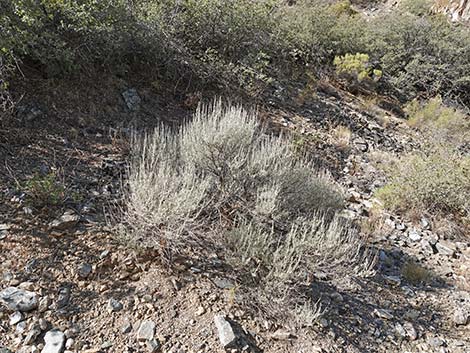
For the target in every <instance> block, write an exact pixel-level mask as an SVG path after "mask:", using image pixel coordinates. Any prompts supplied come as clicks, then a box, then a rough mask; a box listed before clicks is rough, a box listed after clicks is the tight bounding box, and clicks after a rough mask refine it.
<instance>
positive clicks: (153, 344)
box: [147, 339, 161, 353]
mask: <svg viewBox="0 0 470 353" xmlns="http://www.w3.org/2000/svg"><path fill="white" fill-rule="evenodd" d="M160 347H161V345H160V342H158V341H157V340H156V339H151V340H150V341H147V350H148V351H149V352H150V353H155V352H157V351H158V350H159V349H160Z"/></svg>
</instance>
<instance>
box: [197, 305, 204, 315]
mask: <svg viewBox="0 0 470 353" xmlns="http://www.w3.org/2000/svg"><path fill="white" fill-rule="evenodd" d="M205 312H206V309H204V307H203V306H200V307H198V308H197V310H196V315H197V316H201V315H203V314H204V313H205Z"/></svg>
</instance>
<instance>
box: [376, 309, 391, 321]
mask: <svg viewBox="0 0 470 353" xmlns="http://www.w3.org/2000/svg"><path fill="white" fill-rule="evenodd" d="M374 314H375V316H377V317H379V318H381V319H385V320H391V319H393V314H392V313H391V311H390V310H386V309H375V310H374Z"/></svg>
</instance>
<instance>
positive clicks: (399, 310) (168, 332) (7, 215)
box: [0, 88, 470, 353]
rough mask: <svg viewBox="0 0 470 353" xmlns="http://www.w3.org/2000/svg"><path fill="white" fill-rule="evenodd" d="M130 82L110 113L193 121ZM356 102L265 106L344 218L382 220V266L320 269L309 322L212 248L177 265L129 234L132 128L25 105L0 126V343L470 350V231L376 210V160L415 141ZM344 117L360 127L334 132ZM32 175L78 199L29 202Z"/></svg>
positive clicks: (327, 96) (8, 348) (127, 348)
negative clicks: (125, 212) (332, 273)
mask: <svg viewBox="0 0 470 353" xmlns="http://www.w3.org/2000/svg"><path fill="white" fill-rule="evenodd" d="M126 92H127V93H125V94H124V95H123V96H119V95H116V96H115V97H114V98H115V102H114V103H113V102H112V103H113V104H114V105H115V106H116V107H117V108H113V109H116V116H117V117H130V119H133V120H134V121H136V120H138V119H139V117H142V116H143V118H142V121H147V122H148V121H149V120H151V118H152V116H151V114H150V113H146V112H150V111H157V112H158V114H156V115H157V116H158V117H159V119H160V120H167V121H170V122H174V121H176V122H177V121H180V120H181V119H182V118H183V117H186V116H188V111H187V110H186V109H185V108H182V107H181V105H174V106H170V105H166V106H164V105H159V102H160V101H159V99H157V98H153V97H149V96H148V95H146V94H145V93H142V92H140V91H139V90H136V91H126ZM139 94H140V96H139ZM107 99H110V100H112V96H111V98H109V97H108V98H107ZM119 99H120V100H119ZM118 100H119V101H118ZM363 103H364V102H362V101H361V100H360V99H357V98H355V97H353V96H350V95H348V94H346V93H344V92H342V93H341V92H340V93H338V92H332V91H331V90H328V89H325V88H323V89H321V90H319V91H318V92H317V94H316V98H312V99H308V100H303V101H302V102H295V103H293V102H292V104H284V105H282V109H281V105H280V104H278V103H277V102H276V101H273V102H270V105H269V106H266V107H264V108H263V109H261V117H262V118H263V119H264V120H265V121H266V122H268V123H269V124H270V125H271V127H272V128H273V129H283V130H289V131H290V132H291V133H292V134H293V135H294V138H296V139H298V141H299V146H300V148H301V149H302V150H303V151H307V152H308V153H311V154H312V155H313V156H314V158H315V160H316V161H317V164H318V165H319V166H321V167H323V168H326V169H328V170H330V172H331V174H332V175H333V176H334V178H335V179H336V180H337V182H338V183H340V184H341V185H342V186H343V188H344V189H345V190H346V192H347V198H348V209H347V210H346V212H345V214H344V216H345V217H349V218H352V219H354V220H356V221H357V222H359V223H363V224H370V225H374V224H379V225H380V226H379V227H374V231H373V232H372V233H373V235H372V236H370V246H371V247H373V248H375V249H376V251H377V257H378V261H377V266H376V268H375V272H374V274H373V275H372V276H370V277H367V278H357V277H354V276H351V277H346V278H330V277H328V276H326V275H322V274H320V273H319V274H317V275H316V277H315V280H314V282H313V284H312V289H313V290H314V291H315V292H316V293H320V295H319V297H320V303H321V305H322V307H323V308H324V309H325V314H324V316H323V317H322V319H321V320H319V322H318V323H317V325H316V326H314V327H310V328H303V329H298V328H297V329H294V328H293V327H291V326H290V325H288V324H283V323H282V322H278V321H276V320H274V319H269V318H265V317H262V316H260V315H257V313H256V312H253V311H252V310H248V309H247V308H245V307H244V306H243V305H242V304H241V303H240V302H238V300H237V298H238V293H237V289H238V287H237V284H236V282H235V280H234V279H233V276H232V275H231V274H230V272H229V271H225V270H224V258H223V257H222V256H221V255H220V254H217V253H216V252H215V253H213V254H210V255H208V256H204V257H201V256H198V255H195V256H194V257H193V258H191V259H186V260H185V261H182V262H181V263H179V264H178V265H177V266H176V268H171V269H170V268H168V267H167V266H166V265H165V264H161V263H160V262H159V261H158V258H157V257H156V256H155V255H153V254H151V253H148V252H146V253H142V252H138V251H135V250H134V249H131V248H129V247H127V246H126V245H125V244H123V243H121V242H120V240H119V239H117V238H116V237H115V235H114V233H113V231H112V228H111V227H110V226H109V225H110V219H109V210H110V209H112V206H113V204H114V203H115V202H116V201H118V200H119V189H120V185H121V177H122V176H123V175H124V174H125V163H126V157H127V153H128V152H127V151H128V146H127V140H128V139H127V134H128V130H126V129H120V128H116V129H109V128H101V127H98V126H100V125H96V124H95V125H93V128H91V127H90V125H89V124H88V125H87V124H81V125H80V124H77V125H73V124H69V121H68V120H67V121H66V123H67V124H69V125H67V126H68V128H67V129H64V123H63V122H61V124H62V125H61V124H59V125H60V126H55V124H54V123H51V122H50V119H48V118H47V114H45V113H44V112H45V109H44V108H42V107H40V106H36V105H34V104H33V105H29V106H28V105H25V106H24V109H23V110H21V114H20V115H19V116H18V119H20V120H19V121H18V124H17V125H15V124H13V125H10V126H9V127H8V128H7V129H4V130H2V131H1V132H0V133H1V135H0V137H1V140H0V157H1V166H0V168H2V173H1V175H0V181H1V196H0V197H1V203H0V275H1V277H0V302H1V306H0V352H1V353H7V352H21V353H26V352H42V353H55V352H64V351H65V352H89V353H91V352H173V353H177V352H178V353H183V352H187V353H189V352H223V351H226V350H228V351H233V352H237V351H247V352H299V353H300V352H305V353H307V352H439V353H441V352H449V353H450V352H457V353H464V352H470V318H469V316H470V240H469V239H470V238H469V237H468V235H467V237H465V235H462V234H460V235H459V234H456V233H455V232H454V231H453V228H452V227H450V226H449V225H448V224H443V222H437V221H435V220H433V219H431V218H430V217H429V216H427V215H420V214H417V215H416V217H415V219H404V218H402V217H400V216H399V215H394V214H380V215H377V214H375V212H374V211H373V209H374V208H373V205H374V202H375V201H374V199H373V192H374V190H375V189H376V188H377V187H379V186H381V185H382V184H383V183H384V181H385V179H384V175H383V173H382V172H381V171H380V168H379V167H380V163H387V160H388V158H391V157H393V156H394V155H396V154H398V153H401V152H403V151H406V150H411V149H413V148H416V147H417V146H419V142H420V141H419V137H418V136H417V135H416V134H415V133H413V131H411V130H410V129H409V128H408V127H407V126H406V125H405V124H404V121H403V119H402V118H400V117H399V115H398V116H397V114H396V113H397V112H396V111H395V113H392V112H390V111H389V110H390V109H389V110H385V109H383V108H380V107H379V106H378V105H374V107H373V108H368V109H365V108H364V105H363ZM382 106H385V107H386V108H390V107H389V106H387V105H386V104H382ZM155 107H157V108H158V109H157V110H154V108H155ZM69 112H70V111H69ZM70 115H71V113H70ZM83 115H84V116H86V114H83ZM162 116H164V117H165V119H163V118H161V117H162ZM153 121H155V119H154V120H153ZM127 123H129V121H127ZM115 125H116V126H117V125H123V126H125V125H126V121H125V120H124V121H121V122H119V123H118V124H115ZM143 125H145V124H143ZM24 126H27V127H26V128H25V127H24ZM338 126H344V127H347V128H348V129H349V130H350V132H351V134H350V135H347V134H346V135H344V134H343V135H341V136H338V131H339V130H338ZM35 170H39V171H43V172H47V171H50V170H56V171H58V172H60V175H61V176H62V178H63V182H64V185H66V186H67V188H66V190H67V192H68V193H70V194H73V195H79V197H78V198H77V197H72V198H70V199H66V200H65V201H64V202H63V203H62V204H61V205H60V206H54V207H47V208H45V209H44V208H42V209H37V208H35V207H32V206H31V205H29V203H28V202H27V194H26V193H25V192H24V191H22V185H23V184H22V178H24V176H27V175H32V172H33V171H35Z"/></svg>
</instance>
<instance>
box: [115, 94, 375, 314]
mask: <svg viewBox="0 0 470 353" xmlns="http://www.w3.org/2000/svg"><path fill="white" fill-rule="evenodd" d="M133 145H134V158H133V160H132V163H131V166H130V170H129V183H128V186H127V189H126V191H125V195H126V196H125V198H124V207H123V209H122V210H121V214H120V217H121V219H120V220H121V224H122V225H123V226H124V227H123V230H124V232H123V233H124V234H125V236H126V237H127V239H128V240H129V241H131V242H132V243H133V244H135V245H138V246H144V247H145V246H151V247H155V248H157V249H160V250H161V252H162V254H168V253H174V252H180V253H184V252H186V251H189V250H190V249H191V248H192V247H194V246H196V245H195V244H197V242H196V241H195V240H197V239H204V240H205V241H206V244H207V241H208V240H209V239H211V240H210V242H213V243H212V244H213V246H217V247H218V248H219V249H224V254H223V255H224V256H225V257H226V258H227V259H230V261H231V262H232V264H234V266H236V268H238V271H239V272H240V277H241V278H243V275H242V274H243V273H247V272H248V273H250V272H251V271H252V270H254V269H255V268H256V267H255V268H253V267H251V266H248V267H247V266H246V264H247V263H251V262H253V261H254V262H256V263H257V264H258V265H257V266H259V267H257V268H259V271H255V272H257V275H259V276H260V277H256V274H255V273H252V274H253V275H254V277H252V278H253V279H255V278H258V279H257V280H255V283H252V285H254V286H255V287H256V288H261V289H262V290H263V291H268V289H267V288H268V287H269V288H271V289H273V288H276V290H277V291H278V292H277V293H278V294H276V295H279V296H280V297H278V299H279V300H281V299H282V300H284V299H283V298H284V294H281V293H286V292H290V291H291V290H292V288H291V287H292V283H297V282H299V281H303V280H305V278H307V277H306V276H307V275H308V273H311V272H313V271H316V270H318V269H320V268H321V269H323V270H325V271H332V272H339V271H341V269H343V270H344V269H347V270H351V268H350V267H351V266H356V265H358V266H359V267H360V266H361V263H362V262H363V261H362V260H363V259H364V258H365V257H364V256H367V255H364V253H363V252H362V249H361V248H362V246H363V241H362V239H361V238H360V237H359V236H358V234H357V232H356V231H355V230H354V229H353V227H352V226H351V225H350V224H348V223H346V221H344V220H341V219H340V218H339V217H338V216H337V215H336V211H338V210H340V209H341V208H342V206H343V198H342V193H341V192H340V191H339V189H338V188H337V187H336V186H335V185H334V184H333V182H332V181H331V180H330V178H329V177H328V176H327V175H326V174H325V173H321V172H319V171H317V170H315V168H314V167H313V165H312V164H311V163H310V162H308V161H306V160H304V159H300V158H299V157H298V154H296V153H295V149H294V147H293V144H292V142H290V141H289V140H288V139H286V138H284V137H283V136H277V137H276V136H270V135H267V134H266V133H265V131H264V129H263V128H262V127H261V126H260V125H259V123H258V120H257V119H256V114H254V113H253V112H251V111H247V110H245V109H243V108H242V107H240V106H229V107H224V106H223V104H222V103H221V102H220V101H217V102H215V103H214V104H213V105H208V106H202V107H200V108H199V109H198V110H197V112H196V113H195V115H194V117H193V119H192V120H191V121H189V122H187V123H186V124H185V125H183V126H182V127H181V128H180V129H179V130H177V131H170V130H168V129H164V128H159V129H157V130H155V131H154V132H152V133H150V134H147V135H145V136H143V137H140V138H135V139H134V143H133ZM362 265H364V264H363V263H362ZM365 267H368V266H365ZM294 287H295V286H294ZM266 293H271V292H266ZM272 295H273V296H274V294H272ZM281 297H282V298H281ZM291 299H292V298H290V296H289V301H288V302H289V303H290V304H292V305H294V307H296V306H297V305H298V304H299V303H298V301H297V300H294V301H292V302H290V300H291ZM286 300H287V299H286ZM286 303H287V302H286ZM290 304H289V305H290ZM303 304H305V303H302V305H303ZM291 308H293V307H291ZM293 311H294V310H293Z"/></svg>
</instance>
